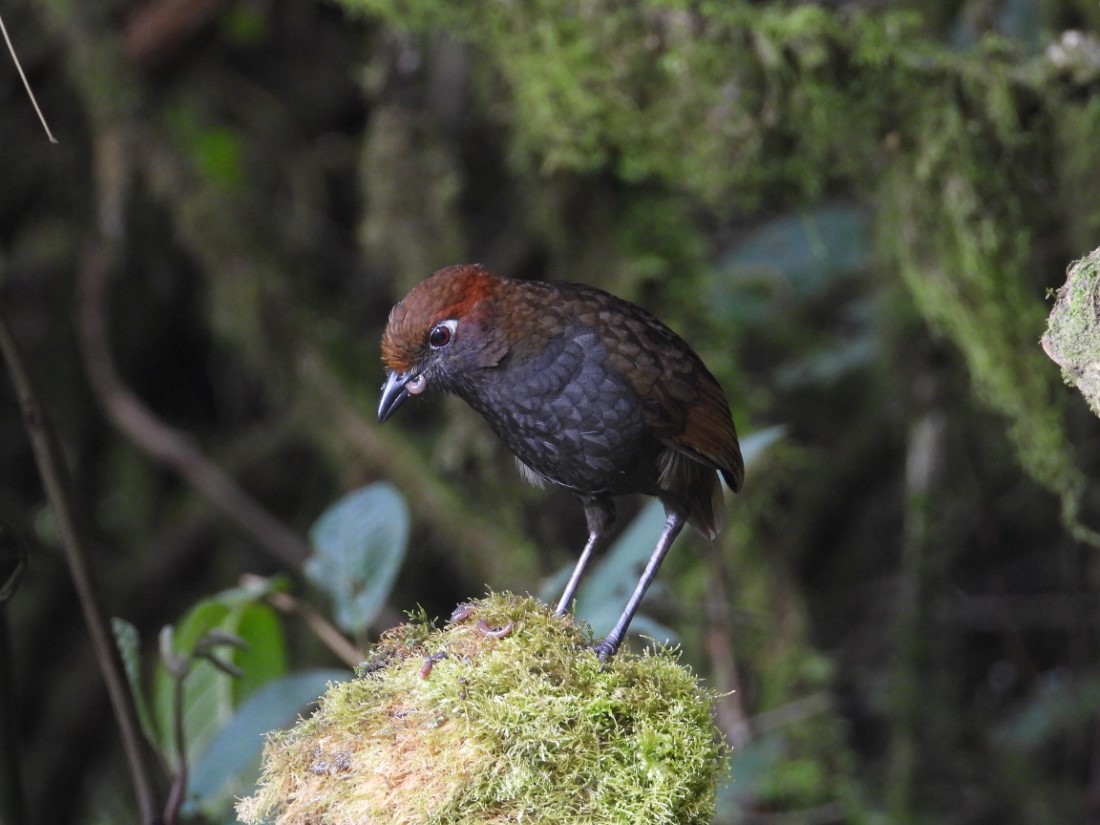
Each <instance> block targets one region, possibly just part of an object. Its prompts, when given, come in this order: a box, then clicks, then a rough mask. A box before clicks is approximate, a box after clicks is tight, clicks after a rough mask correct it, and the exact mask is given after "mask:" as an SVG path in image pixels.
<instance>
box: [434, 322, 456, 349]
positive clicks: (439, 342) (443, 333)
mask: <svg viewBox="0 0 1100 825" xmlns="http://www.w3.org/2000/svg"><path fill="white" fill-rule="evenodd" d="M454 331H455V322H454V321H443V322H441V323H438V324H436V325H435V326H434V327H432V331H431V332H430V333H428V345H429V346H430V347H431V348H432V349H442V348H443V347H445V346H447V344H449V343H451V338H452V337H454Z"/></svg>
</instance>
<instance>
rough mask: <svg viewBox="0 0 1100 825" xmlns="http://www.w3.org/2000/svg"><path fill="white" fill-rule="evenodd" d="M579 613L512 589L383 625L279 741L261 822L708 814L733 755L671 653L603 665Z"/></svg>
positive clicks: (247, 812)
mask: <svg viewBox="0 0 1100 825" xmlns="http://www.w3.org/2000/svg"><path fill="white" fill-rule="evenodd" d="M591 646H592V637H591V634H590V632H589V631H588V630H587V628H582V627H580V626H578V625H577V623H576V622H575V621H574V620H573V619H572V618H571V617H568V616H556V615H554V613H553V612H552V610H551V609H550V608H548V607H546V606H545V605H540V604H538V603H537V602H535V601H534V600H533V599H530V598H526V599H523V598H517V597H515V596H512V595H509V594H500V595H490V596H489V597H487V598H486V599H484V600H481V601H478V602H474V603H471V604H469V605H464V606H462V607H460V609H459V611H456V615H455V616H454V617H453V618H452V621H451V622H450V623H449V624H448V625H447V626H446V627H445V628H443V629H442V630H440V629H436V628H434V627H432V626H431V625H430V624H429V623H428V622H427V620H426V619H425V618H424V617H423V616H421V617H419V618H417V619H415V620H413V621H411V622H410V623H408V624H405V625H402V626H400V627H398V628H395V629H394V630H391V631H390V632H389V633H387V634H386V635H385V636H383V638H382V639H381V641H380V642H379V643H378V645H377V646H376V648H375V649H374V651H373V652H372V658H371V660H370V661H369V662H368V663H367V664H366V665H364V666H362V667H361V668H360V675H359V678H357V679H354V680H352V681H349V682H342V683H339V684H334V685H332V686H331V687H330V688H329V691H328V692H327V693H326V695H325V696H324V697H323V698H322V700H321V705H320V708H319V709H318V711H317V712H316V713H315V714H314V715H313V716H312V717H311V718H309V719H305V720H302V721H300V722H299V723H298V725H297V726H296V727H294V728H293V729H291V730H289V731H285V732H282V733H277V734H274V735H272V737H271V738H270V739H269V741H268V745H267V749H266V753H265V760H264V762H265V764H264V771H263V778H262V781H261V785H260V787H259V789H258V791H257V792H256V794H255V795H254V796H252V797H250V798H248V799H245V800H244V801H243V802H242V803H241V804H240V805H239V807H238V813H239V815H240V817H241V820H242V821H243V822H245V823H249V824H250V825H258V824H259V823H264V822H272V823H279V825H305V823H311V822H326V823H330V825H352V823H362V822H373V823H393V825H397V824H398V823H401V824H402V825H405V824H406V823H407V824H408V825H412V823H426V822H431V823H440V825H442V824H443V823H455V825H457V824H458V823H465V824H466V825H474V823H510V822H524V823H555V824H557V823H563V822H586V823H591V824H592V825H599V823H608V825H610V823H621V822H645V823H652V824H653V825H662V824H665V825H673V824H674V823H675V825H684V824H685V823H687V824H689V825H690V823H699V825H702V823H708V822H710V820H711V817H712V816H713V814H714V806H715V795H716V792H717V786H718V783H719V780H720V779H721V778H722V777H723V776H724V775H725V772H726V756H727V748H726V747H725V745H724V744H723V742H722V740H721V737H720V735H719V734H718V732H717V729H716V727H715V725H714V722H713V718H712V705H713V700H714V698H715V697H714V696H713V695H712V694H711V693H710V692H708V691H706V690H704V689H703V688H701V687H700V685H699V683H698V681H697V679H696V677H695V676H694V675H693V674H692V673H691V671H689V670H688V669H687V668H686V667H684V666H683V665H681V664H680V663H679V662H677V661H676V659H675V658H674V657H673V656H672V655H670V654H669V653H668V652H666V651H658V652H655V653H646V654H643V655H632V654H630V653H621V654H620V655H618V656H616V657H615V658H613V659H612V660H611V661H610V662H609V663H607V664H606V665H605V664H603V663H601V662H600V661H599V660H598V659H597V658H596V655H595V653H594V652H593V651H592V649H591Z"/></svg>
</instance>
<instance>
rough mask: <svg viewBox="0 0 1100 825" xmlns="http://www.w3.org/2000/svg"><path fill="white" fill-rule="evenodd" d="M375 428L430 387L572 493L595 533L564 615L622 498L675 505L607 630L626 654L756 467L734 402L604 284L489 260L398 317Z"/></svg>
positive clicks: (410, 301)
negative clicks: (675, 568)
mask: <svg viewBox="0 0 1100 825" xmlns="http://www.w3.org/2000/svg"><path fill="white" fill-rule="evenodd" d="M381 354H382V363H383V367H384V369H385V372H386V379H385V383H384V384H383V386H382V390H381V398H380V401H379V405H378V421H379V423H380V424H381V423H384V422H385V421H387V420H388V419H389V418H390V417H391V416H392V415H393V414H394V413H395V412H396V411H397V409H398V408H399V407H401V406H402V405H403V404H404V403H405V402H406V401H407V400H408V399H409V398H410V397H412V396H416V395H421V394H422V393H424V392H426V391H427V390H429V389H434V390H439V391H442V392H444V393H450V394H453V395H456V396H458V397H459V398H461V399H463V400H464V401H465V402H466V403H467V404H469V406H470V407H472V408H473V409H474V410H475V411H477V412H478V413H479V414H480V415H481V416H482V417H483V418H484V419H485V421H486V422H487V423H488V424H489V426H490V427H491V428H492V430H493V431H494V432H495V433H496V434H497V436H499V437H500V439H501V440H502V441H503V442H504V444H505V446H506V447H507V448H508V449H509V450H510V451H511V452H512V453H513V454H514V456H515V458H516V461H517V464H518V467H519V470H520V472H521V474H522V475H523V476H524V477H525V478H526V479H527V480H528V481H530V482H532V483H534V484H536V485H539V486H543V485H545V484H547V483H549V484H553V485H556V486H558V487H563V488H565V489H567V490H570V491H572V492H573V493H574V494H575V495H576V496H577V497H578V498H579V499H580V503H581V506H582V507H583V509H584V515H585V520H586V523H587V527H588V539H587V541H586V542H585V545H584V548H583V550H582V551H581V555H580V557H579V559H578V560H577V563H576V566H575V567H574V569H573V572H572V574H571V575H570V577H569V580H568V582H567V584H566V586H565V590H564V592H563V593H562V596H561V599H560V600H559V602H558V605H557V610H556V612H557V613H558V614H565V613H567V612H568V610H569V608H570V606H571V605H572V602H573V599H574V596H575V594H576V592H577V588H578V587H579V585H580V582H581V578H582V576H583V574H584V571H585V568H586V567H587V566H588V563H589V562H590V561H591V559H592V558H593V556H594V554H596V553H597V552H598V551H599V550H600V549H601V548H602V547H603V545H604V543H605V542H606V540H607V538H608V536H609V533H610V531H611V528H612V526H613V525H614V522H615V504H614V498H615V497H617V496H622V495H628V494H642V495H647V496H653V497H656V498H657V499H659V500H660V502H661V504H662V505H663V507H664V512H665V522H664V527H663V529H662V531H661V534H660V537H659V539H658V541H657V545H656V547H655V548H654V550H653V553H652V555H651V556H650V558H649V560H648V562H647V564H646V566H645V568H644V570H643V572H642V574H641V577H640V578H639V580H638V583H637V585H636V587H635V589H634V591H633V593H632V595H631V597H630V599H629V601H628V602H627V604H626V606H625V607H624V609H623V611H622V613H621V615H620V616H619V619H618V621H617V622H616V623H615V626H614V627H613V628H612V630H611V632H610V633H608V635H607V636H606V637H605V638H604V639H603V640H602V641H601V642H599V643H598V644H597V645H596V646H595V651H596V654H597V655H598V656H599V658H600V659H601V660H602V661H607V660H608V659H609V658H610V657H611V656H613V655H615V653H616V652H617V651H618V649H619V647H620V645H621V644H622V642H623V639H624V637H625V636H626V633H627V629H628V628H629V626H630V622H631V620H632V619H633V617H634V615H635V613H636V612H637V610H638V607H639V605H640V604H641V601H642V598H643V596H644V595H645V593H646V590H647V589H648V588H649V586H650V584H652V582H653V580H654V579H655V578H656V575H657V570H658V568H659V567H660V565H661V562H662V561H663V559H664V558H665V555H666V554H667V553H668V551H669V548H670V547H671V546H672V543H673V541H674V540H675V539H676V537H677V536H678V535H679V534H680V532H681V530H682V529H683V527H684V526H685V524H689V525H691V526H692V527H694V528H695V529H696V530H697V531H698V532H699V533H701V534H702V535H703V536H705V537H706V538H708V539H714V538H715V537H716V536H717V534H718V532H719V530H720V529H721V528H722V515H723V513H722V506H723V493H722V486H721V483H720V481H719V477H720V478H721V479H722V480H723V481H725V483H726V485H727V486H728V487H729V488H730V489H731V490H732V491H733V492H734V493H737V492H740V490H741V487H742V483H743V481H744V475H745V465H744V461H743V459H742V457H741V448H740V445H739V443H738V440H737V430H736V428H735V425H734V423H733V418H732V415H731V413H730V408H729V402H728V401H727V399H726V395H725V393H724V392H723V391H722V388H721V386H720V385H719V383H718V381H717V380H716V379H715V378H714V376H713V375H712V374H711V373H710V371H709V370H708V369H707V368H706V366H705V365H704V364H703V361H702V359H700V358H699V356H698V355H696V354H695V352H694V350H692V349H691V347H690V346H689V345H688V344H687V343H686V342H685V341H684V340H683V339H682V338H681V337H680V336H679V335H677V334H676V333H675V332H673V331H672V330H671V329H669V328H668V327H667V326H665V325H664V324H663V323H661V322H660V321H659V320H657V318H656V317H654V316H653V315H651V314H650V313H649V312H647V311H646V310H644V309H642V308H641V307H639V306H637V305H635V304H633V303H631V302H629V301H626V300H624V299H622V298H619V297H616V296H614V295H612V294H610V293H608V292H605V291H603V290H601V289H598V288H596V287H593V286H588V285H586V284H580V283H570V282H565V281H528V280H519V279H515V278H509V277H505V276H500V275H495V274H493V273H492V272H490V271H489V270H487V269H485V268H484V267H482V266H481V265H480V264H460V265H456V266H449V267H446V268H443V269H439V270H437V271H435V272H433V273H432V274H431V275H430V276H429V277H427V278H426V279H425V280H423V281H421V282H420V283H419V284H417V285H416V286H414V287H413V288H412V289H411V290H410V291H409V293H408V294H407V295H406V296H405V297H404V298H402V299H401V300H400V301H399V302H398V303H397V304H396V305H395V306H394V307H393V309H392V310H391V311H390V315H389V319H388V321H387V324H386V328H385V331H384V333H383V335H382V342H381Z"/></svg>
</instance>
